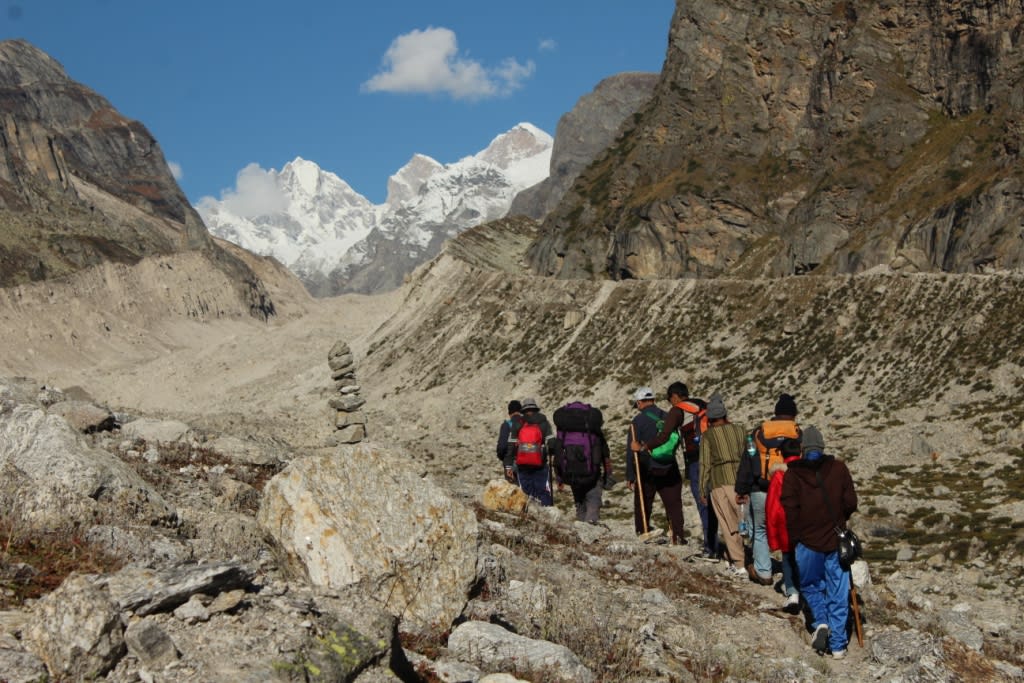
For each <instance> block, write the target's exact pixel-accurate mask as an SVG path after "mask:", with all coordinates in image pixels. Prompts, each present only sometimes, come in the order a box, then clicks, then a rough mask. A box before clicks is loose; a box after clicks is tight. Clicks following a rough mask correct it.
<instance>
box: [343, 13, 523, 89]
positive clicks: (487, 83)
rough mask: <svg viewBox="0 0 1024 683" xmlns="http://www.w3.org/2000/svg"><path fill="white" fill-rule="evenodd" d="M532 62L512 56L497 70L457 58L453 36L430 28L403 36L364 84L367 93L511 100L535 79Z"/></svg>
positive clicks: (396, 41) (441, 30) (388, 51)
mask: <svg viewBox="0 0 1024 683" xmlns="http://www.w3.org/2000/svg"><path fill="white" fill-rule="evenodd" d="M534 69H535V66H534V64H533V62H532V61H528V62H526V63H525V64H520V63H519V62H518V61H516V60H515V59H513V58H511V57H509V58H507V59H505V60H503V61H502V62H501V64H500V65H499V66H497V67H494V68H487V67H485V66H484V65H483V64H481V63H480V62H478V61H475V60H472V59H468V58H467V57H464V56H460V55H459V48H458V43H457V41H456V38H455V32H454V31H452V30H450V29H447V28H431V27H428V28H426V29H424V30H422V31H420V30H413V31H411V32H409V33H406V34H404V35H400V36H398V37H397V38H395V39H394V40H393V41H392V42H391V46H390V47H389V48H388V50H387V52H386V53H384V58H383V60H382V64H381V70H380V71H379V72H378V73H377V74H375V75H374V76H373V77H372V78H370V80H368V81H366V82H365V83H363V86H362V89H363V90H364V91H366V92H394V93H447V94H448V95H450V96H452V97H454V98H455V99H467V100H474V99H483V98H486V97H496V96H501V95H507V94H508V93H510V92H512V91H513V90H516V89H518V88H520V87H521V86H522V82H523V81H524V80H525V79H526V78H529V77H530V76H531V75H533V72H534Z"/></svg>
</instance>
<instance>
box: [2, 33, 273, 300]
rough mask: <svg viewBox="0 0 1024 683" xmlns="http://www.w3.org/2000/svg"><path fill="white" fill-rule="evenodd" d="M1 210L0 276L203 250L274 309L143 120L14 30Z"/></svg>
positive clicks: (5, 65)
mask: <svg viewBox="0 0 1024 683" xmlns="http://www.w3.org/2000/svg"><path fill="white" fill-rule="evenodd" d="M0 216H2V218H3V221H4V223H5V230H4V232H3V235H2V236H0V286H7V285H12V284H18V283H23V282H28V281H34V280H43V279H49V278H54V277H62V276H66V275H68V274H70V273H73V272H75V271H78V270H81V269H83V268H88V267H91V266H95V265H99V264H102V263H107V262H115V263H123V264H134V263H137V262H138V261H139V260H140V259H142V258H144V257H147V256H153V255H158V254H159V255H168V254H173V253H177V252H182V251H188V250H199V251H201V252H203V253H204V254H205V255H206V257H207V258H208V259H209V260H210V262H211V264H212V265H213V266H214V267H216V268H217V269H219V270H221V271H223V272H224V273H225V274H227V275H228V276H229V279H230V280H231V281H232V282H233V287H234V288H235V289H236V290H237V294H238V296H239V297H240V298H241V300H242V301H243V302H245V304H247V305H248V307H249V308H250V310H251V312H252V313H253V314H254V315H256V316H258V317H266V316H268V315H271V314H273V311H274V308H273V303H272V302H271V301H270V298H269V296H268V295H267V292H266V290H265V289H264V287H263V285H262V283H261V282H260V280H259V278H258V277H257V276H256V275H255V274H254V273H253V271H252V270H251V268H249V267H248V266H247V265H246V264H245V263H243V262H242V261H241V260H239V259H238V258H236V257H234V256H232V255H230V254H229V253H228V252H226V251H224V250H223V249H221V248H220V247H218V246H217V245H216V244H215V243H214V241H213V239H212V238H211V237H210V235H209V234H208V233H207V231H206V228H205V227H204V226H203V223H202V221H201V220H200V218H199V216H198V214H196V212H195V210H193V209H192V207H191V205H190V204H189V203H188V200H187V199H186V198H185V196H184V194H183V193H182V192H181V189H180V188H179V187H178V185H177V183H176V182H175V180H174V178H173V176H172V175H171V172H170V170H169V169H168V167H167V162H166V160H165V159H164V157H163V153H162V152H161V151H160V147H159V145H158V144H157V142H156V140H155V139H154V138H153V136H152V135H150V133H149V131H147V130H146V128H145V127H144V126H143V125H142V124H141V123H139V122H138V121H131V120H129V119H126V118H125V117H124V116H122V115H121V114H120V113H118V112H117V111H116V110H115V109H114V108H113V107H112V106H111V104H110V103H109V102H108V101H107V100H106V99H104V98H103V97H101V96H100V95H98V94H96V93H95V92H93V91H92V90H90V89H89V88H87V87H85V86H84V85H81V84H79V83H76V82H74V81H72V80H71V79H70V78H68V76H67V74H66V73H64V70H63V69H62V68H61V66H60V65H59V64H58V63H57V62H56V61H54V60H53V59H52V58H50V57H49V56H47V55H46V54H44V53H43V52H41V51H40V50H38V49H36V48H35V47H33V46H32V45H30V44H28V43H26V42H24V41H18V40H14V41H4V42H2V43H0Z"/></svg>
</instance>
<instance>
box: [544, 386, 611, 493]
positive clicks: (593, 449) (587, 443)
mask: <svg viewBox="0 0 1024 683" xmlns="http://www.w3.org/2000/svg"><path fill="white" fill-rule="evenodd" d="M553 417H554V420H555V428H556V429H557V430H558V431H557V437H558V445H557V446H556V449H555V453H554V456H555V457H554V464H555V469H556V470H557V471H558V476H559V479H560V480H561V481H562V482H564V483H566V484H569V485H570V486H592V485H594V484H596V483H597V479H598V477H599V476H600V474H601V456H600V454H599V453H598V452H597V451H598V443H597V440H598V438H599V437H598V433H599V432H600V430H601V426H602V425H603V424H604V416H603V415H601V411H600V410H599V409H597V408H594V407H591V406H590V405H588V404H586V403H580V402H574V403H569V404H566V405H564V406H562V407H561V408H559V409H558V410H556V411H555V412H554V415H553Z"/></svg>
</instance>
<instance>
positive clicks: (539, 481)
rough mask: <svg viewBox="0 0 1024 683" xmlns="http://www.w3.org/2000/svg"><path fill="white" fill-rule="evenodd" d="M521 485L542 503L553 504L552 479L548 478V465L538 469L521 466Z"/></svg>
mask: <svg viewBox="0 0 1024 683" xmlns="http://www.w3.org/2000/svg"><path fill="white" fill-rule="evenodd" d="M519 487H520V488H521V489H523V492H524V493H526V495H528V496H530V497H531V498H536V499H537V500H539V501H540V504H541V505H551V504H552V503H553V502H554V501H553V500H552V499H551V480H550V479H549V478H548V466H547V465H544V466H543V467H539V468H537V469H526V468H525V467H522V466H520V467H519Z"/></svg>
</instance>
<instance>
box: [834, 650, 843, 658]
mask: <svg viewBox="0 0 1024 683" xmlns="http://www.w3.org/2000/svg"><path fill="white" fill-rule="evenodd" d="M845 656H846V650H836V651H835V652H833V653H832V659H842V658H844V657H845Z"/></svg>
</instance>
